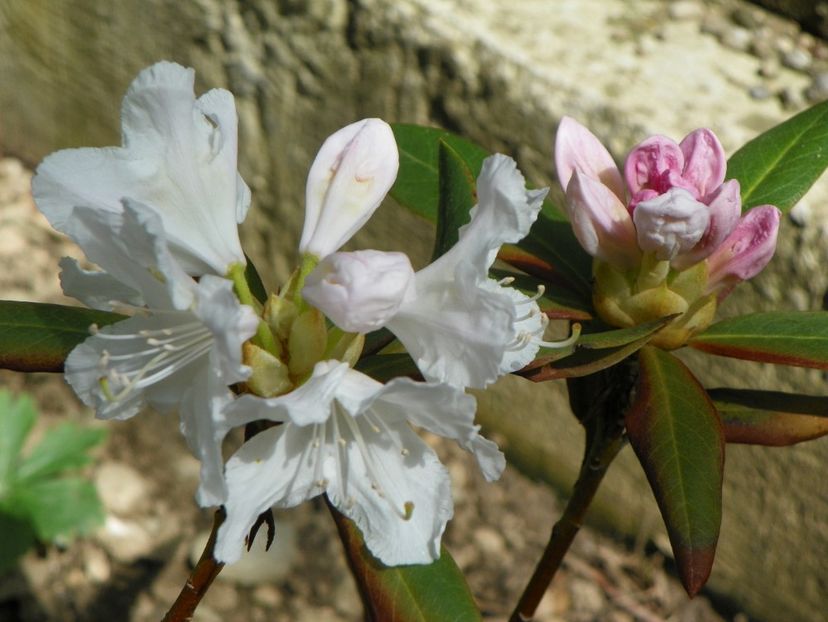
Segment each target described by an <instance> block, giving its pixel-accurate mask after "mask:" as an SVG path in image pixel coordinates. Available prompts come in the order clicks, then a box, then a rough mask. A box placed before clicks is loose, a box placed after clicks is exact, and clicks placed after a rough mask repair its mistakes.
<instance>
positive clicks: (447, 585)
mask: <svg viewBox="0 0 828 622" xmlns="http://www.w3.org/2000/svg"><path fill="white" fill-rule="evenodd" d="M332 513H333V515H334V520H335V521H336V526H337V529H338V530H339V536H340V538H341V539H342V543H343V545H344V546H345V553H346V555H347V558H348V564H349V566H350V567H351V572H352V573H353V575H354V578H355V579H356V582H357V586H358V588H359V592H360V595H361V596H362V601H363V604H364V605H365V610H366V613H367V619H368V620H369V621H370V622H434V621H435V620H447V621H448V620H452V621H456V622H467V621H468V622H474V621H476V620H480V619H481V616H480V612H479V610H478V609H477V605H476V604H475V602H474V598H473V597H472V594H471V591H470V590H469V587H468V585H467V584H466V581H465V579H464V577H463V574H462V573H461V572H460V569H459V568H458V567H457V564H456V563H455V562H454V560H453V559H452V557H451V555H450V554H449V552H448V551H447V550H446V549H445V547H444V548H443V549H442V550H441V554H440V559H438V560H437V561H435V562H433V563H431V564H427V565H414V566H397V567H387V566H384V565H382V564H381V563H380V562H378V561H377V560H376V559H374V557H373V556H372V555H371V553H369V552H368V549H366V548H365V543H364V541H363V539H362V534H361V533H360V532H359V529H358V528H357V527H356V525H354V523H353V522H352V521H350V520H348V519H347V518H345V517H344V516H343V515H342V514H340V513H339V512H337V511H336V510H334V509H332Z"/></svg>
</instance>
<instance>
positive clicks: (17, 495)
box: [7, 477, 104, 540]
mask: <svg viewBox="0 0 828 622" xmlns="http://www.w3.org/2000/svg"><path fill="white" fill-rule="evenodd" d="M7 506H10V507H14V508H15V513H20V514H21V515H22V514H23V513H25V515H27V516H28V517H29V518H30V519H31V522H32V524H33V525H34V530H35V533H36V534H37V537H38V538H39V539H41V540H53V539H55V538H56V537H57V536H68V535H73V534H83V533H88V532H89V531H91V530H92V529H94V528H95V527H97V526H98V525H100V524H101V523H103V519H104V512H103V508H102V507H101V502H100V500H99V499H98V494H97V492H96V491H95V487H94V486H93V485H92V483H91V482H88V481H87V480H85V479H83V478H80V477H63V478H60V479H45V480H35V481H27V482H25V483H24V484H23V485H21V486H18V487H15V488H14V489H13V491H12V494H11V495H10V496H9V499H8V501H7Z"/></svg>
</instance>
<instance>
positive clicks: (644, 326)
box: [578, 314, 678, 350]
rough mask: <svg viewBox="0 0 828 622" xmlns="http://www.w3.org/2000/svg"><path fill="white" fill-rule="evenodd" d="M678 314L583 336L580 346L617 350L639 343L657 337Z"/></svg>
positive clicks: (579, 342) (579, 341)
mask: <svg viewBox="0 0 828 622" xmlns="http://www.w3.org/2000/svg"><path fill="white" fill-rule="evenodd" d="M677 316H678V314H675V315H666V316H664V317H662V318H659V319H657V320H650V321H649V322H642V323H641V324H636V325H635V326H631V327H629V328H614V329H611V330H605V331H602V332H592V333H588V334H584V335H581V338H580V339H579V340H578V346H580V347H582V348H590V349H592V350H601V349H605V348H615V347H617V346H623V345H626V344H628V343H632V342H633V341H638V340H639V339H642V338H644V337H649V336H655V333H657V332H658V331H659V329H661V328H663V327H664V326H666V325H667V324H669V323H670V322H672V321H673V319H674V318H676V317H677Z"/></svg>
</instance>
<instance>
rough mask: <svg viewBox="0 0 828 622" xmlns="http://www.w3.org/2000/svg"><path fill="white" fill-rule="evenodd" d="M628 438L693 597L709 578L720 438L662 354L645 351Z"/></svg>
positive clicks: (682, 370)
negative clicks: (656, 503) (653, 496)
mask: <svg viewBox="0 0 828 622" xmlns="http://www.w3.org/2000/svg"><path fill="white" fill-rule="evenodd" d="M639 361H640V372H639V380H638V386H637V391H636V395H635V401H634V402H633V404H632V406H630V409H629V410H628V411H627V414H626V416H625V423H626V426H627V435H628V436H629V439H630V444H631V445H632V448H633V450H635V455H636V456H637V457H638V460H639V462H641V465H642V466H643V467H644V472H645V473H646V474H647V480H648V481H649V482H650V486H651V488H652V489H653V493H654V494H655V498H656V501H657V502H658V507H659V510H660V511H661V515H662V517H663V518H664V523H665V525H666V526H667V533H668V534H669V536H670V544H671V545H672V548H673V554H674V555H675V558H676V563H677V565H678V571H679V576H680V577H681V580H682V583H683V584H684V588H685V589H686V590H687V593H688V594H690V596H694V595H695V594H696V593H697V592H698V591H699V590H700V589H701V588H702V586H703V585H704V584H705V582H706V581H707V578H708V577H709V576H710V569H711V567H712V566H713V558H714V556H715V554H716V542H717V541H718V538H719V526H720V524H721V519H722V469H723V467H724V435H723V432H722V426H721V422H720V421H719V417H718V415H717V414H716V409H715V408H714V407H713V403H712V402H711V401H710V398H708V396H707V393H706V392H705V390H704V388H703V387H702V386H701V385H700V384H699V382H698V381H697V380H696V378H695V377H694V376H693V374H692V373H691V372H690V370H689V369H687V367H685V366H684V364H682V363H681V361H679V360H678V359H677V358H675V357H674V356H673V355H672V354H670V353H669V352H665V351H664V350H660V349H658V348H653V347H649V346H648V347H645V348H643V349H642V350H641V352H640V354H639Z"/></svg>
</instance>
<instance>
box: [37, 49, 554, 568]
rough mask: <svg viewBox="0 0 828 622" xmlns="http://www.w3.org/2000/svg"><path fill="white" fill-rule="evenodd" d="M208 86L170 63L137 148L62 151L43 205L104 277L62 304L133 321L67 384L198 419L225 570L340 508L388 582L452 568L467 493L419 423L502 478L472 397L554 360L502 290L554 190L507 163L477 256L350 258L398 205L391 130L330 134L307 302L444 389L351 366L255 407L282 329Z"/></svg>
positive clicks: (497, 179)
mask: <svg viewBox="0 0 828 622" xmlns="http://www.w3.org/2000/svg"><path fill="white" fill-rule="evenodd" d="M193 81H194V72H193V70H192V69H186V68H184V67H181V66H179V65H176V64H173V63H168V62H162V63H158V64H156V65H154V66H152V67H150V68H148V69H146V70H144V71H142V72H141V73H140V74H139V75H138V77H137V78H136V79H135V81H134V82H133V84H132V85H131V86H130V88H129V91H128V92H127V94H126V97H125V99H124V102H123V107H122V125H123V146H122V147H111V148H104V149H92V148H89V149H70V150H65V151H60V152H58V153H55V154H53V155H51V156H49V157H48V158H46V160H44V162H43V163H42V164H41V165H40V166H39V168H38V170H37V175H36V176H35V178H34V181H33V191H34V196H35V200H36V202H37V205H38V207H39V208H40V210H41V211H42V212H43V213H44V214H45V215H46V217H47V218H48V219H49V221H50V222H51V223H52V225H53V226H54V227H55V228H56V229H58V230H59V231H61V232H63V233H65V234H66V235H68V236H70V237H71V238H72V239H73V240H74V241H75V242H77V243H78V245H79V246H80V247H81V248H82V249H83V250H84V252H85V253H86V256H87V258H88V259H89V260H90V261H92V262H94V263H95V264H97V265H98V266H99V267H100V270H97V271H86V270H83V269H82V268H81V267H80V266H79V265H78V264H77V263H76V262H74V261H72V260H69V259H64V260H63V261H62V262H61V266H62V273H61V282H62V285H63V288H64V291H65V293H66V294H67V295H70V296H73V297H75V298H77V299H78V300H80V301H82V302H84V303H85V304H87V305H89V306H90V307H94V308H97V309H103V310H116V311H119V312H121V313H126V314H128V315H129V316H130V317H129V318H128V319H125V320H123V321H120V322H117V323H115V324H113V325H111V326H107V327H104V328H98V327H94V326H93V327H92V328H91V333H92V334H91V336H90V337H89V338H88V339H86V341H84V342H83V343H82V344H81V345H79V346H78V347H76V348H75V349H74V350H73V351H72V353H71V354H70V356H69V357H68V359H67V361H66V378H67V381H68V382H69V383H70V384H71V386H72V387H73V388H74V390H75V391H76V393H77V394H78V395H79V396H80V398H81V399H82V400H83V401H84V402H85V403H86V404H88V405H89V406H91V407H93V408H95V410H96V412H97V415H98V416H99V417H102V418H113V419H125V418H128V417H131V416H133V415H135V414H136V413H138V412H139V411H140V410H141V409H142V408H144V407H145V406H150V407H153V408H156V409H159V410H161V411H165V412H175V411H177V412H178V413H179V414H180V417H181V430H182V432H183V434H184V436H185V437H186V439H187V442H188V444H189V446H190V447H191V449H192V451H193V452H194V454H195V455H196V456H197V457H198V458H199V460H200V461H201V464H202V470H201V483H200V487H199V491H198V495H197V499H198V502H199V503H200V504H201V505H204V506H210V505H222V504H223V505H224V506H225V508H226V511H227V519H226V520H225V522H224V524H223V525H222V527H221V529H220V531H219V535H218V542H217V546H216V552H215V554H216V557H217V559H219V560H220V561H224V562H233V561H235V560H236V559H238V558H239V556H240V555H241V551H242V548H243V544H244V540H245V537H246V535H247V533H248V531H249V530H250V528H251V526H252V524H253V523H254V522H255V520H256V517H257V516H258V515H259V514H260V513H261V512H263V511H265V510H266V509H267V508H269V507H271V506H278V507H290V506H294V505H296V504H298V503H300V502H302V501H304V500H306V499H309V498H311V497H314V496H316V495H318V494H321V493H323V492H324V493H326V494H327V495H328V497H329V499H330V500H331V502H332V503H333V504H334V505H335V506H336V507H337V508H338V509H339V510H340V511H341V512H342V513H344V514H345V515H347V516H348V517H350V518H352V519H353V520H354V521H355V522H356V523H357V524H358V526H359V527H360V529H361V530H362V532H363V534H364V536H365V540H366V543H367V545H368V547H369V548H370V550H371V551H372V552H373V553H374V554H375V555H376V556H377V557H378V558H379V559H380V560H382V561H383V562H384V563H386V564H389V565H397V564H411V563H426V562H429V561H431V560H433V559H435V558H437V557H438V556H439V551H440V548H439V542H440V537H441V535H442V533H443V530H444V529H445V526H446V523H447V521H448V520H449V519H450V518H451V516H452V513H453V506H452V499H451V494H450V490H449V478H448V473H447V471H446V469H445V468H444V467H443V465H442V464H441V463H440V461H439V460H438V459H437V457H436V455H435V454H434V452H433V451H432V450H431V449H430V448H429V447H428V446H427V445H426V444H425V443H424V442H423V441H422V440H421V439H420V438H419V437H418V436H417V434H415V433H414V432H413V431H412V428H411V425H413V426H417V427H421V428H424V429H426V430H429V431H431V432H433V433H435V434H439V435H441V436H444V437H447V438H451V439H454V440H456V441H457V442H458V443H459V444H460V445H461V446H462V447H464V448H466V449H468V450H469V451H471V452H472V453H473V454H474V455H475V457H476V458H477V461H478V464H479V466H480V467H481V469H482V471H483V474H484V475H485V477H486V478H487V479H489V480H494V479H497V478H498V477H499V476H500V473H501V472H502V470H503V468H504V465H505V461H504V458H503V455H502V454H501V453H500V451H499V450H498V449H497V447H496V446H495V444H494V443H492V442H491V441H488V440H486V439H484V438H483V437H481V436H480V435H479V433H478V430H479V426H476V425H475V424H474V416H475V408H476V403H475V399H474V398H473V397H472V396H470V395H468V394H466V393H465V388H466V387H484V386H486V385H488V384H490V383H491V382H493V381H494V380H495V379H496V378H497V377H499V376H501V375H503V374H505V373H509V372H511V371H515V370H517V369H520V368H521V367H523V366H525V365H526V364H527V363H528V362H530V361H531V360H532V359H533V357H534V356H535V354H536V352H537V350H538V347H539V345H540V344H542V343H543V342H542V341H541V340H542V337H543V332H544V328H545V318H544V317H543V315H542V314H541V312H540V311H539V309H538V307H537V304H536V303H535V301H534V299H532V298H529V297H527V296H525V295H524V294H522V293H520V292H518V291H517V290H516V289H513V288H511V287H509V286H508V283H506V282H497V281H493V280H491V279H490V278H489V277H488V270H489V267H490V266H491V264H492V263H493V261H494V259H495V256H496V254H497V252H498V249H499V248H500V246H501V245H502V244H504V243H509V242H516V241H518V240H519V239H521V238H522V237H523V236H525V235H526V234H527V232H528V230H529V227H530V226H531V224H532V223H533V222H534V220H535V218H536V217H537V214H538V211H539V210H540V206H541V202H542V200H543V197H544V195H545V193H546V191H545V190H541V191H527V190H526V188H525V184H524V179H523V177H522V175H521V174H520V172H519V171H518V170H517V168H516V166H515V163H514V161H512V160H511V159H510V158H508V157H505V156H501V155H496V156H493V157H491V158H489V159H487V160H486V162H485V163H484V166H483V170H482V172H481V174H480V177H479V179H478V188H477V190H478V197H479V204H478V205H477V206H476V207H475V208H474V209H473V210H472V212H471V221H470V222H469V223H468V224H467V225H466V226H465V227H463V228H462V229H461V231H460V238H459V241H458V243H457V244H456V245H455V246H454V248H452V249H451V250H450V251H449V252H448V253H446V254H445V255H444V256H442V257H441V258H440V259H438V260H437V261H435V262H434V263H432V264H431V265H429V266H428V267H426V268H425V269H423V270H420V271H419V272H416V273H415V272H414V270H413V269H412V268H411V264H410V263H409V261H408V259H407V258H406V257H405V255H402V254H399V253H380V252H378V251H357V252H354V253H341V252H337V251H338V250H339V248H340V247H341V246H342V245H343V244H344V243H345V242H346V241H347V240H348V239H350V237H351V236H352V235H353V234H354V233H355V232H356V231H357V230H358V229H359V228H360V227H361V226H362V225H363V224H364V223H365V222H366V221H367V220H368V219H369V218H370V216H371V215H372V213H373V212H374V210H375V209H376V208H377V207H378V205H379V204H380V203H381V201H382V200H383V198H384V196H385V194H386V193H387V192H388V190H389V189H390V187H391V185H392V184H393V182H394V180H395V178H396V174H397V168H398V154H397V147H396V144H395V141H394V136H393V134H392V132H391V129H390V127H389V126H388V125H387V124H386V123H384V122H383V121H380V120H378V119H366V120H362V121H359V122H357V123H354V124H352V125H349V126H347V127H345V128H343V129H341V130H339V131H338V132H336V133H335V134H333V135H332V136H331V137H330V138H328V140H327V141H326V142H325V143H324V145H323V146H322V148H321V150H320V152H319V154H318V155H317V157H316V160H315V162H314V163H313V166H312V167H311V169H310V173H309V177H308V183H307V199H306V201H307V202H306V220H305V227H304V231H303V233H302V239H301V243H300V251H302V253H303V256H304V258H305V260H306V262H307V261H309V262H310V264H309V265H314V264H318V265H316V268H315V269H314V270H313V271H311V272H310V273H309V274H308V275H307V276H306V278H305V281H304V283H305V287H304V289H300V290H299V291H298V293H297V295H298V300H300V301H303V302H302V304H304V305H305V306H307V305H308V304H310V305H312V306H313V307H315V308H316V309H318V310H319V311H321V312H322V313H324V314H325V315H327V316H328V317H329V318H330V319H331V321H333V322H334V323H335V324H336V325H337V326H338V327H339V328H340V329H342V330H343V331H347V332H354V333H365V332H369V331H373V330H376V329H378V328H380V327H383V326H385V327H387V328H388V329H389V330H391V331H392V332H393V333H394V334H395V335H396V336H397V338H398V339H399V340H400V342H401V343H402V344H403V345H404V346H405V347H406V348H407V350H408V351H409V352H410V353H411V355H412V357H413V359H414V360H415V362H416V363H417V366H418V367H419V369H420V371H421V373H422V375H423V377H424V378H425V380H426V381H425V382H415V381H413V380H410V379H407V378H397V379H394V380H392V381H390V382H388V383H387V384H381V383H379V382H377V381H375V380H373V379H371V378H370V377H368V376H366V375H364V374H362V373H360V372H358V371H356V370H355V369H353V368H352V367H351V366H350V364H349V362H352V361H343V360H340V359H339V358H327V359H325V358H321V359H319V360H317V361H316V362H315V364H314V365H313V366H312V368H309V371H308V372H307V373H305V374H304V375H302V376H301V377H300V378H299V380H298V381H296V382H295V383H294V384H292V385H291V387H290V389H288V390H286V391H285V392H282V393H279V392H276V393H275V394H268V395H267V396H260V395H256V394H255V391H251V390H250V389H249V387H251V386H255V385H254V383H253V377H254V376H256V373H257V370H256V364H257V363H256V361H257V360H259V359H256V358H255V357H253V358H250V357H248V356H247V354H246V352H247V351H248V348H249V347H252V346H249V344H250V343H255V339H256V337H255V336H256V335H257V334H259V332H260V331H261V330H262V328H263V326H266V322H265V319H264V318H263V315H262V308H261V307H258V308H255V307H256V305H255V304H253V305H251V304H250V302H249V301H244V302H245V304H243V303H242V302H241V301H240V298H239V290H238V283H237V282H236V281H235V280H234V277H233V275H234V274H236V275H237V274H240V270H241V269H243V267H244V265H245V264H246V259H245V256H244V253H243V252H242V249H241V245H240V243H239V238H238V233H237V223H239V222H241V221H242V220H243V219H244V217H245V214H246V211H247V208H248V206H249V204H250V191H249V190H248V188H247V186H246V184H245V183H244V181H243V180H242V178H241V177H240V176H239V174H238V172H237V152H238V151H237V138H236V134H237V132H236V130H237V128H236V125H237V117H236V110H235V104H234V100H233V96H232V95H231V94H230V93H229V92H227V91H225V90H222V89H214V90H212V91H209V92H207V93H206V94H204V95H202V96H201V97H199V98H197V99H196V98H195V96H194V94H193ZM267 330H268V329H267V328H265V331H267ZM271 358H272V359H273V360H274V361H276V359H275V358H274V357H271ZM341 358H345V357H341ZM274 364H278V361H276V363H274ZM239 392H242V393H244V394H243V395H238V393H239ZM260 420H265V421H270V422H274V423H275V425H272V426H271V427H269V428H267V429H265V430H264V431H262V432H260V433H259V434H257V435H255V436H253V437H252V438H251V439H249V440H248V441H246V442H245V443H244V445H243V446H242V447H241V448H240V449H238V451H236V453H235V454H234V455H233V456H232V457H231V458H230V459H229V460H228V462H227V464H226V465H225V464H224V463H223V460H222V454H221V444H222V440H223V439H224V436H225V435H226V433H227V432H228V431H229V430H230V429H231V428H233V427H237V426H243V425H246V424H248V423H250V422H253V421H260Z"/></svg>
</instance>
